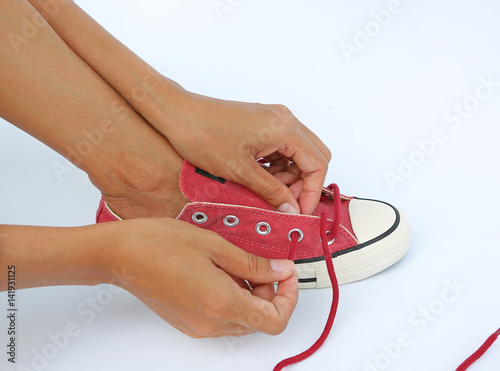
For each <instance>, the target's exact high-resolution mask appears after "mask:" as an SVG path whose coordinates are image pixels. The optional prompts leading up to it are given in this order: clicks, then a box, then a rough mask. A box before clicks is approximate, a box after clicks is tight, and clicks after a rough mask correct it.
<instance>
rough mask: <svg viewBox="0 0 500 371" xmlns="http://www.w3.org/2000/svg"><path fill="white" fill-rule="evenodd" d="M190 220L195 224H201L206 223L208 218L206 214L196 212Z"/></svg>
mask: <svg viewBox="0 0 500 371" xmlns="http://www.w3.org/2000/svg"><path fill="white" fill-rule="evenodd" d="M191 219H193V222H195V223H196V224H203V223H206V222H207V220H208V216H207V214H205V213H202V212H201V211H198V212H196V213H193V216H192V217H191Z"/></svg>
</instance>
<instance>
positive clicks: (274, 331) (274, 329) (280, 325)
mask: <svg viewBox="0 0 500 371" xmlns="http://www.w3.org/2000/svg"><path fill="white" fill-rule="evenodd" d="M287 325H288V321H284V320H282V319H280V320H279V321H276V322H275V323H273V324H272V325H271V326H270V327H269V335H279V334H281V333H282V332H283V331H285V329H286V326H287Z"/></svg>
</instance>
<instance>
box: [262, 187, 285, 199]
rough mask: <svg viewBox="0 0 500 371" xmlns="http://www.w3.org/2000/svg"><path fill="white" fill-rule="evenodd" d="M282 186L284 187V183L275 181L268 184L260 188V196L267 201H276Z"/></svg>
mask: <svg viewBox="0 0 500 371" xmlns="http://www.w3.org/2000/svg"><path fill="white" fill-rule="evenodd" d="M283 187H285V185H283V186H282V185H280V184H276V183H273V184H271V185H268V186H267V187H265V188H264V189H263V190H262V193H261V196H262V198H264V199H265V200H267V201H268V202H274V201H278V199H279V198H280V197H281V194H282V193H283Z"/></svg>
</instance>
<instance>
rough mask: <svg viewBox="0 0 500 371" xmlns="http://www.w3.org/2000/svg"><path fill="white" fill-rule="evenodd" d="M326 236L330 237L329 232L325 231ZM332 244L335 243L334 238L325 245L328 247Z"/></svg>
mask: <svg viewBox="0 0 500 371" xmlns="http://www.w3.org/2000/svg"><path fill="white" fill-rule="evenodd" d="M326 235H327V236H329V235H330V231H327V232H326ZM334 242H335V238H334V239H333V240H331V241H328V242H327V244H328V246H330V245H331V244H332V243H334Z"/></svg>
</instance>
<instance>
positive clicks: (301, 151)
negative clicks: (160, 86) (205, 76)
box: [149, 88, 331, 214]
mask: <svg viewBox="0 0 500 371" xmlns="http://www.w3.org/2000/svg"><path fill="white" fill-rule="evenodd" d="M177 89H178V91H179V94H178V96H177V97H176V98H175V102H174V103H172V102H168V105H167V103H166V104H165V112H164V114H162V115H160V116H159V117H161V118H160V119H158V120H156V121H155V120H151V119H149V122H150V123H151V124H152V125H153V126H154V127H155V128H156V129H157V130H159V131H160V132H161V133H162V134H163V135H165V136H166V137H167V138H168V140H169V141H170V143H171V144H172V145H173V147H174V148H175V149H176V151H177V152H178V153H179V154H180V155H181V156H182V157H183V158H184V159H186V160H187V161H188V162H190V163H192V164H193V165H195V166H198V167H200V168H202V169H204V170H206V171H209V172H210V173H212V174H213V175H215V176H219V177H222V178H225V179H228V180H231V181H234V182H237V183H240V184H242V185H244V186H246V187H247V188H250V189H251V190H253V191H254V192H255V193H257V194H258V195H260V196H261V197H262V198H264V199H265V200H266V201H267V202H268V203H269V204H270V205H271V206H272V207H273V208H274V209H276V210H278V211H283V212H289V213H299V212H301V213H303V214H311V213H312V212H313V211H314V209H315V207H316V205H317V204H318V201H319V198H320V195H321V189H322V187H323V183H324V180H325V177H326V172H327V168H328V163H329V161H330V159H331V153H330V151H329V150H328V148H327V147H326V146H325V145H324V144H323V143H322V142H321V140H320V139H319V138H318V137H317V136H316V135H315V134H314V133H312V132H311V131H310V130H309V129H308V128H307V127H306V126H304V125H303V124H302V123H301V122H300V121H298V120H297V118H296V117H295V116H294V115H293V114H292V113H291V112H290V111H289V110H288V109H287V108H286V107H284V106H281V105H266V104H257V103H242V102H233V101H225V100H220V99H214V98H209V97H205V96H201V95H197V94H193V93H189V92H186V91H184V90H182V89H181V88H177ZM156 94H161V93H159V92H158V91H156ZM168 99H170V100H172V98H171V96H169V97H168V98H165V101H167V100H168ZM157 117H158V116H157ZM259 158H265V159H266V160H267V161H269V162H270V163H271V166H270V168H269V169H268V171H265V169H264V168H263V167H262V166H260V165H259V164H258V163H257V162H256V161H255V160H256V159H259ZM273 175H274V176H273ZM287 185H288V186H290V188H289V187H287ZM294 195H295V197H294ZM296 199H297V200H298V202H297V200H296ZM299 205H300V206H299Z"/></svg>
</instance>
